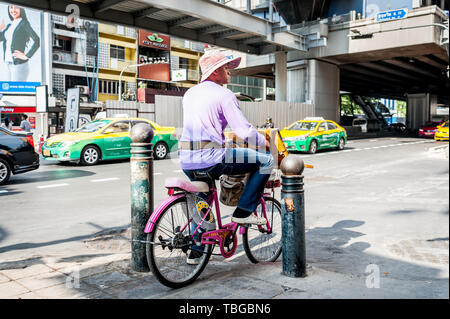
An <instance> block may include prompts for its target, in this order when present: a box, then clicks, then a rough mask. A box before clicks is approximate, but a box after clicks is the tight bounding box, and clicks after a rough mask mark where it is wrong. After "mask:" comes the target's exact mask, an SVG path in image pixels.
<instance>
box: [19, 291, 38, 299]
mask: <svg viewBox="0 0 450 319" xmlns="http://www.w3.org/2000/svg"><path fill="white" fill-rule="evenodd" d="M14 299H42V298H41V297H40V296H38V295H37V294H35V293H34V292H27V293H26V294H23V295H18V296H15V297H14Z"/></svg>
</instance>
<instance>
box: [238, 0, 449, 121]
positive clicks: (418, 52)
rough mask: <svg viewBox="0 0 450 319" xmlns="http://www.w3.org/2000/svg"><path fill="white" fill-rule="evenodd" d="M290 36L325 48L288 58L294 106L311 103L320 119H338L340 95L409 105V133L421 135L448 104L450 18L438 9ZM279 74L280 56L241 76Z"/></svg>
mask: <svg viewBox="0 0 450 319" xmlns="http://www.w3.org/2000/svg"><path fill="white" fill-rule="evenodd" d="M290 2H291V3H292V2H295V1H290ZM325 2H326V1H325ZM325 2H324V3H323V4H324V5H326V3H325ZM319 7H320V2H319ZM311 14H313V11H311ZM317 14H319V13H317ZM290 30H291V31H292V32H294V33H299V34H302V35H304V36H305V37H307V34H316V39H322V41H323V42H325V44H326V45H323V46H320V47H309V48H308V50H307V51H303V52H300V51H291V52H288V53H287V58H286V60H287V100H288V101H308V100H309V101H312V102H313V103H314V104H315V106H316V114H320V115H323V116H326V117H328V118H331V119H337V120H339V113H338V112H339V107H338V105H339V91H349V92H352V93H355V94H360V95H367V96H372V97H383V98H393V99H400V100H408V102H409V103H408V104H409V106H410V107H409V110H410V112H409V116H410V119H409V122H410V126H411V127H412V128H417V127H418V126H419V125H420V124H421V123H422V122H424V121H425V120H429V119H430V117H432V116H433V112H435V110H436V105H437V104H446V105H448V103H449V101H448V90H449V80H448V73H447V72H448V17H447V16H446V14H445V13H444V12H443V10H441V9H440V8H439V7H437V6H427V7H421V8H417V9H413V10H410V11H408V15H407V17H406V18H404V19H398V20H392V21H386V22H377V21H376V20H375V19H373V18H371V19H364V18H362V17H358V16H357V15H356V14H355V13H349V14H348V15H342V16H335V17H331V18H327V19H320V20H316V21H310V22H305V23H297V24H293V25H291V26H290ZM445 42H447V44H444V43H445ZM273 68H275V57H274V56H273V55H269V56H265V57H254V56H251V57H250V56H249V57H248V58H247V67H246V68H241V69H238V70H236V71H235V72H234V75H247V76H256V77H262V78H272V79H273V78H275V77H274V73H273Z"/></svg>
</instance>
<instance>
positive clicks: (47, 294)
mask: <svg viewBox="0 0 450 319" xmlns="http://www.w3.org/2000/svg"><path fill="white" fill-rule="evenodd" d="M34 293H35V294H37V295H38V296H39V297H40V298H47V299H81V298H85V297H86V296H90V295H94V294H97V293H99V291H98V290H97V289H95V288H94V287H91V286H89V285H86V284H83V282H80V284H79V286H78V285H77V286H74V287H73V288H72V286H70V285H67V284H66V283H64V284H59V285H56V286H52V287H48V288H43V289H39V290H35V291H34Z"/></svg>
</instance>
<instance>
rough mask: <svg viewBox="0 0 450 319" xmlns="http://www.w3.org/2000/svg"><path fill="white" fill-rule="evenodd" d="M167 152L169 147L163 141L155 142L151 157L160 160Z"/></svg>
mask: <svg viewBox="0 0 450 319" xmlns="http://www.w3.org/2000/svg"><path fill="white" fill-rule="evenodd" d="M167 154H169V147H168V146H167V144H166V143H164V142H159V143H156V145H155V147H153V157H154V159H157V160H162V159H165V158H166V157H167Z"/></svg>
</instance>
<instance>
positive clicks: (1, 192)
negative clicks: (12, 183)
mask: <svg viewBox="0 0 450 319" xmlns="http://www.w3.org/2000/svg"><path fill="white" fill-rule="evenodd" d="M7 192H8V191H0V194H4V193H7Z"/></svg>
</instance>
